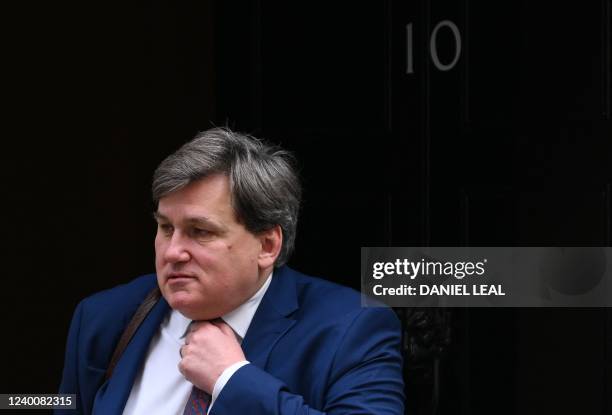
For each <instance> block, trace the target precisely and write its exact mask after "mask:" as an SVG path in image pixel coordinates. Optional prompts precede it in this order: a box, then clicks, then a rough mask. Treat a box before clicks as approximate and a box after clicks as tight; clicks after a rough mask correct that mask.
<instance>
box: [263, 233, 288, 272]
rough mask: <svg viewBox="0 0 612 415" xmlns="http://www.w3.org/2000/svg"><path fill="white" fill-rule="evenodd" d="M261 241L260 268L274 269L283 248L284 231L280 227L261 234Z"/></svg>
mask: <svg viewBox="0 0 612 415" xmlns="http://www.w3.org/2000/svg"><path fill="white" fill-rule="evenodd" d="M259 241H260V242H261V251H260V252H259V257H258V258H257V260H258V263H259V268H260V269H265V268H268V267H273V266H274V262H275V261H276V258H278V255H279V254H280V250H281V247H282V246H283V231H282V230H281V227H280V225H276V226H275V227H273V228H271V229H268V230H267V231H263V232H261V233H260V234H259Z"/></svg>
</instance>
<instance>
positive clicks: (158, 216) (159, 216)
mask: <svg viewBox="0 0 612 415" xmlns="http://www.w3.org/2000/svg"><path fill="white" fill-rule="evenodd" d="M153 219H155V220H156V221H158V222H159V221H166V222H168V218H167V217H165V216H164V215H162V214H161V213H159V212H157V211H155V212H153Z"/></svg>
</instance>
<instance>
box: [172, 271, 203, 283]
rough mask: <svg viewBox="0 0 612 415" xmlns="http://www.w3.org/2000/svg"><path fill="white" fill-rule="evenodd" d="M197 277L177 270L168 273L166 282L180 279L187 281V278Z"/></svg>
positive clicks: (193, 278) (179, 280)
mask: <svg viewBox="0 0 612 415" xmlns="http://www.w3.org/2000/svg"><path fill="white" fill-rule="evenodd" d="M195 279H197V278H196V277H194V276H193V275H189V274H182V273H179V272H176V273H175V272H173V273H171V274H169V275H168V282H181V281H189V280H195Z"/></svg>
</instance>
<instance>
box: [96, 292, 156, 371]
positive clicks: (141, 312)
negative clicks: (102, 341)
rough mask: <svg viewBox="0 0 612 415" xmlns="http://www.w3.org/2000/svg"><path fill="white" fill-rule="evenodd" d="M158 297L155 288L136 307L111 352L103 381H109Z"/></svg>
mask: <svg viewBox="0 0 612 415" xmlns="http://www.w3.org/2000/svg"><path fill="white" fill-rule="evenodd" d="M160 297H161V292H160V291H159V287H155V288H153V289H152V290H151V291H150V292H149V294H147V296H146V297H145V299H144V300H143V302H142V303H141V304H140V306H138V309H136V312H135V313H134V316H133V317H132V319H131V320H130V322H129V323H128V325H127V327H126V328H125V330H124V331H123V334H122V335H121V338H120V339H119V342H118V343H117V347H116V348H115V351H114V352H113V356H112V357H111V360H110V363H109V364H108V369H106V375H105V377H104V380H105V381H106V380H108V379H110V377H111V376H112V374H113V370H115V366H116V365H117V362H118V361H119V358H120V357H121V355H122V354H123V351H124V350H125V348H126V347H127V345H128V343H129V342H130V340H132V337H133V336H134V333H135V332H136V330H137V329H138V327H140V324H141V323H142V322H143V321H144V319H145V318H146V317H147V314H149V312H150V311H151V309H152V308H153V307H154V306H155V304H157V301H158V300H159V298H160Z"/></svg>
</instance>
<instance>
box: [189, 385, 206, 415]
mask: <svg viewBox="0 0 612 415" xmlns="http://www.w3.org/2000/svg"><path fill="white" fill-rule="evenodd" d="M209 405H210V395H209V394H207V393H206V392H204V391H203V390H202V389H198V387H197V386H195V385H194V387H193V389H191V395H189V399H187V404H186V405H185V410H184V411H183V415H196V414H197V415H206V412H207V411H208V406H209Z"/></svg>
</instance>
